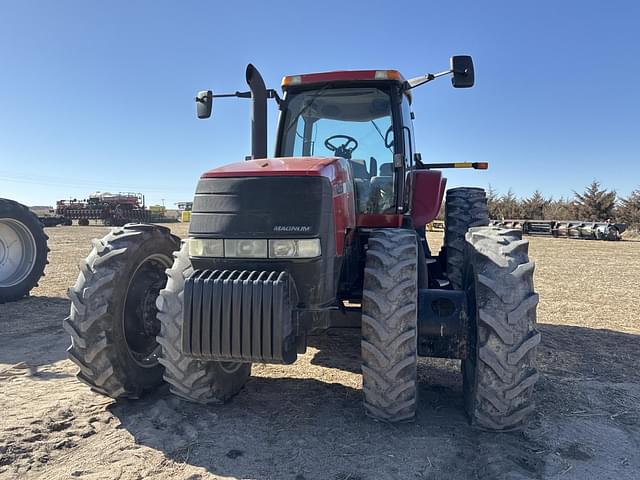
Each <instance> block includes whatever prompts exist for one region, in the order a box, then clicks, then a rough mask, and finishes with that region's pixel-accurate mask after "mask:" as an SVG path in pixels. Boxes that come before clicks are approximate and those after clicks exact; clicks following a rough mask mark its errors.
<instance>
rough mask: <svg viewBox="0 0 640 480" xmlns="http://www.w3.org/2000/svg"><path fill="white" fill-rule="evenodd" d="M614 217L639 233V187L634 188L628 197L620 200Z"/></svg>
mask: <svg viewBox="0 0 640 480" xmlns="http://www.w3.org/2000/svg"><path fill="white" fill-rule="evenodd" d="M616 217H617V219H618V220H619V221H621V222H624V223H626V224H628V225H629V229H631V230H635V231H636V232H638V233H640V189H637V190H634V191H633V192H631V194H630V195H629V196H628V197H626V198H623V199H621V200H620V205H619V206H618V208H617V210H616Z"/></svg>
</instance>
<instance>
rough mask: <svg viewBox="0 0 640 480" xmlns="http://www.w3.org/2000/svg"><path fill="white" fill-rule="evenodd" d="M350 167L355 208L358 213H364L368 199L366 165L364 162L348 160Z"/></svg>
mask: <svg viewBox="0 0 640 480" xmlns="http://www.w3.org/2000/svg"><path fill="white" fill-rule="evenodd" d="M349 165H350V166H351V174H352V175H353V183H354V186H355V193H356V207H357V210H358V213H363V212H365V210H366V208H367V200H368V199H369V190H370V188H371V187H370V186H369V180H370V176H369V172H368V171H367V163H366V162H365V161H364V160H357V159H352V160H349Z"/></svg>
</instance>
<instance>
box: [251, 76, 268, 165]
mask: <svg viewBox="0 0 640 480" xmlns="http://www.w3.org/2000/svg"><path fill="white" fill-rule="evenodd" d="M246 76H247V84H248V85H249V89H250V90H251V103H252V111H251V157H252V158H254V159H255V158H267V87H266V86H265V84H264V80H263V79H262V75H260V72H258V69H257V68H256V67H254V66H253V65H252V64H249V65H247V73H246Z"/></svg>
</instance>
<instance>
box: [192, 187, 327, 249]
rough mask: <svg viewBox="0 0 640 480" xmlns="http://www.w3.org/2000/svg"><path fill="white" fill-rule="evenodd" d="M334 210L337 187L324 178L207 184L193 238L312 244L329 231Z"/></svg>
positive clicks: (197, 205)
mask: <svg viewBox="0 0 640 480" xmlns="http://www.w3.org/2000/svg"><path fill="white" fill-rule="evenodd" d="M331 208H332V192H331V184H330V183H329V181H328V179H326V178H324V177H311V176H309V177H277V176H273V177H272V176H265V177H233V178H226V177H223V178H203V179H201V180H200V181H199V182H198V187H197V189H196V195H195V198H194V200H193V210H192V212H191V223H190V225H189V235H191V236H196V237H197V236H208V237H212V238H216V237H218V238H234V237H235V238H273V237H277V238H282V237H285V238H286V237H292V238H300V237H303V238H305V237H309V238H310V237H315V236H318V235H321V234H322V233H324V232H326V231H327V229H328V227H329V225H328V223H329V222H330V221H331V215H332V213H331Z"/></svg>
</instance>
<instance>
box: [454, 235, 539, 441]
mask: <svg viewBox="0 0 640 480" xmlns="http://www.w3.org/2000/svg"><path fill="white" fill-rule="evenodd" d="M466 242H467V248H466V252H465V259H466V270H465V287H466V290H467V294H468V298H469V305H470V312H472V315H471V317H472V321H473V323H475V325H472V342H471V343H472V346H471V348H470V356H469V358H468V359H467V360H464V361H463V362H462V374H463V390H464V398H465V407H466V410H467V413H468V415H469V418H470V420H471V423H472V425H476V426H478V427H481V428H485V429H489V430H512V429H515V428H518V427H519V426H521V425H522V423H523V422H524V421H525V419H526V418H527V417H528V415H529V414H530V413H531V412H532V411H533V409H534V402H533V388H534V385H535V383H536V382H537V380H538V378H539V374H538V371H537V369H536V346H537V345H538V344H539V343H540V333H539V332H538V331H537V330H536V305H537V304H538V295H537V294H536V293H535V292H534V290H533V271H534V264H533V262H531V261H529V256H528V248H529V242H528V241H527V240H522V232H521V231H520V230H509V229H501V228H496V227H479V228H471V229H470V230H469V232H468V233H467V236H466ZM474 326H475V328H473V327H474Z"/></svg>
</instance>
